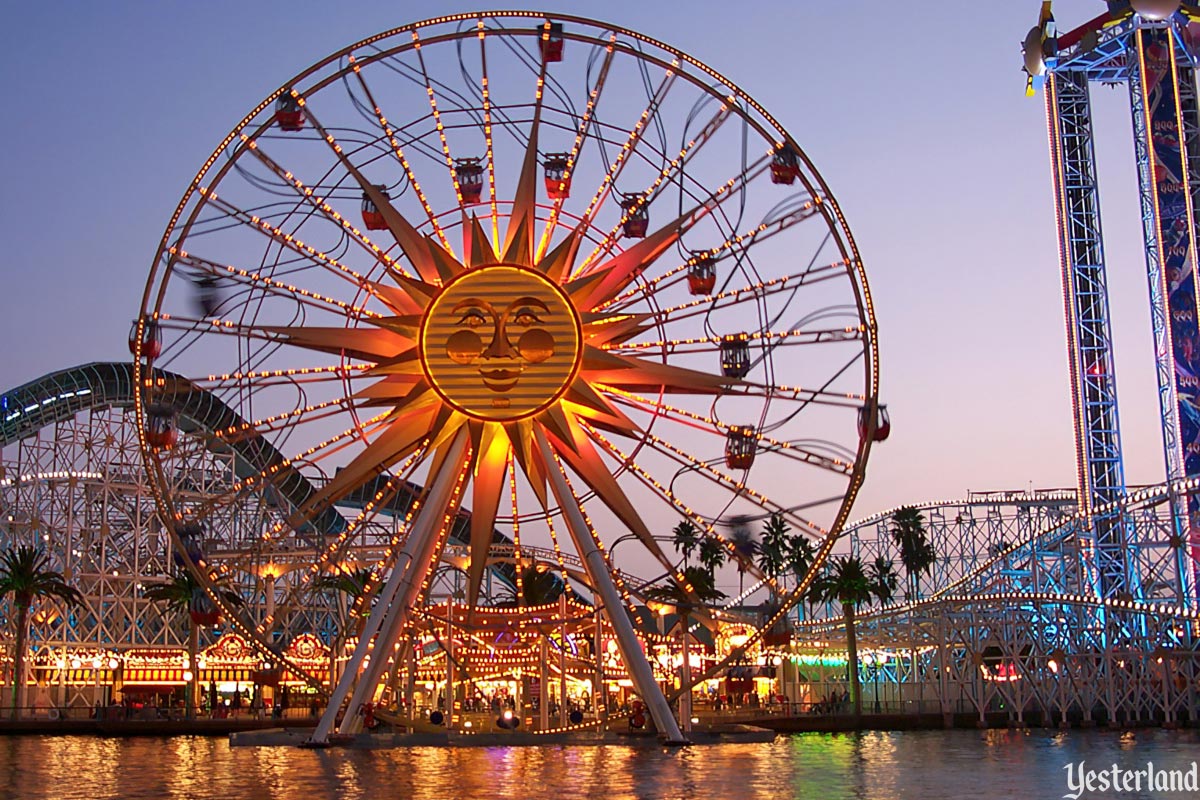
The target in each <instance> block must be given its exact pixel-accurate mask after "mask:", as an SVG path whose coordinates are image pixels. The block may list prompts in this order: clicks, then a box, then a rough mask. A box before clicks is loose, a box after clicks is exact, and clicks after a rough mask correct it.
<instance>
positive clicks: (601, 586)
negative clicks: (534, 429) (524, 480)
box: [537, 431, 687, 744]
mask: <svg viewBox="0 0 1200 800" xmlns="http://www.w3.org/2000/svg"><path fill="white" fill-rule="evenodd" d="M537 442H538V448H539V450H540V451H541V455H542V459H543V460H544V461H545V463H546V466H547V469H546V472H547V473H548V474H549V476H550V487H551V488H552V489H553V491H554V496H555V498H556V499H557V500H558V504H559V506H561V507H562V510H563V518H564V519H565V520H566V522H567V530H568V531H570V533H571V540H572V541H573V542H574V543H575V549H576V550H577V551H578V552H579V556H580V558H581V559H582V560H583V566H584V569H585V570H586V571H587V575H588V579H589V580H590V581H591V582H592V586H594V587H596V591H597V592H599V593H600V600H601V601H602V602H603V604H604V608H605V611H606V613H607V614H608V621H609V623H611V624H612V626H613V632H614V633H615V634H616V637H617V647H618V649H619V650H620V652H621V659H622V660H623V661H624V662H625V666H626V668H627V669H628V670H629V677H630V678H631V679H632V680H633V687H634V689H636V690H637V693H638V694H639V695H641V697H642V699H643V700H645V701H646V706H647V707H648V708H649V709H650V717H651V718H652V719H653V720H654V726H655V727H656V728H657V729H658V730H659V732H660V733H662V734H664V735H665V736H666V737H667V743H668V744H686V743H687V739H686V738H685V737H684V735H683V732H682V731H680V730H679V723H678V722H677V721H676V720H675V716H674V715H673V714H672V713H671V706H670V705H669V704H668V703H667V698H666V697H665V696H664V695H663V693H662V688H661V687H660V686H659V685H658V681H656V680H655V679H654V673H653V671H651V669H650V662H649V661H647V660H646V654H645V653H644V652H642V648H641V646H640V645H639V643H638V639H637V634H636V633H635V632H634V630H633V624H632V623H631V622H630V621H629V615H628V614H626V613H625V608H624V604H623V603H622V602H621V595H620V594H619V593H618V592H617V587H616V585H615V584H614V583H613V579H612V575H610V574H609V572H608V565H607V564H606V563H605V561H604V555H603V554H602V553H601V552H600V550H599V548H597V547H596V544H595V542H594V541H592V535H591V532H590V531H588V527H587V523H586V522H585V521H584V519H583V512H582V511H580V510H579V503H578V501H577V500H576V498H575V495H574V494H573V493H572V492H571V489H570V487H568V486H567V482H566V480H565V479H564V478H563V475H562V473H561V472H560V471H559V470H557V469H555V468H554V455H553V453H552V452H551V450H550V445H549V443H548V442H547V441H546V437H545V434H543V433H541V432H540V431H539V432H538V433H537Z"/></svg>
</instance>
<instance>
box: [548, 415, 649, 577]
mask: <svg viewBox="0 0 1200 800" xmlns="http://www.w3.org/2000/svg"><path fill="white" fill-rule="evenodd" d="M543 419H544V420H545V424H543V425H542V427H541V430H544V431H545V433H546V435H547V436H549V437H551V438H552V439H554V440H555V441H556V443H557V444H559V445H562V446H560V447H557V448H555V455H556V460H557V459H558V458H561V459H562V460H563V461H566V463H567V464H568V465H570V467H571V469H572V470H574V472H575V474H576V475H578V476H579V477H580V479H581V480H583V482H584V483H586V484H587V485H588V487H589V488H591V490H592V491H593V492H595V493H596V496H597V497H598V498H599V499H600V501H601V502H602V503H604V505H605V506H607V507H608V509H609V510H610V511H611V512H612V513H613V514H614V515H616V517H617V519H619V520H620V521H621V522H622V523H623V524H624V525H625V527H627V528H628V529H629V531H630V532H631V533H633V534H634V535H635V536H637V537H638V539H639V540H640V541H641V542H642V545H643V546H644V547H645V548H646V550H647V551H648V552H649V553H650V555H652V556H653V557H654V559H655V560H656V561H658V563H659V564H661V565H662V566H663V567H664V568H665V569H668V570H671V569H673V565H672V563H671V560H670V559H669V558H667V556H666V554H665V553H664V552H663V550H662V548H661V547H659V545H658V542H657V541H655V539H654V537H653V536H652V535H651V534H650V530H649V529H648V528H647V527H646V524H645V522H644V521H643V520H642V517H641V515H640V514H638V512H637V510H636V509H635V508H634V507H633V503H631V502H630V500H629V498H628V497H627V496H626V495H625V491H624V490H623V489H622V488H621V486H620V484H619V483H617V480H616V478H614V477H613V475H612V473H611V472H610V471H609V469H608V467H607V466H606V465H605V464H604V461H603V459H602V458H601V456H600V453H599V452H598V451H597V450H596V448H595V446H594V445H593V444H592V442H591V441H590V439H589V437H588V435H587V433H586V432H585V431H584V429H583V428H582V427H581V421H579V420H577V419H576V418H575V417H574V415H568V414H566V413H564V412H563V411H562V410H561V409H554V408H552V409H550V410H549V411H547V412H546V415H545V417H544V418H543ZM536 430H538V428H537V426H535V431H536ZM545 467H546V468H547V469H550V468H551V467H550V465H549V464H547V465H545ZM559 468H560V469H561V464H560V465H559ZM580 556H581V557H582V556H583V554H582V553H580Z"/></svg>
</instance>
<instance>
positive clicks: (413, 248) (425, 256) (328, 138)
mask: <svg viewBox="0 0 1200 800" xmlns="http://www.w3.org/2000/svg"><path fill="white" fill-rule="evenodd" d="M306 109H308V110H307V112H306V113H307V114H308V119H309V120H310V121H311V122H312V125H313V128H314V129H315V130H316V131H317V132H318V133H320V134H321V136H322V138H324V139H325V142H326V143H327V144H328V145H329V148H330V150H332V151H333V153H334V155H335V156H336V157H337V159H338V161H340V162H341V164H342V167H343V168H344V169H345V170H346V172H348V173H350V175H352V176H353V177H354V179H355V180H356V181H358V185H359V188H361V189H362V191H363V194H364V195H365V196H366V198H367V199H368V200H370V202H371V203H372V205H374V206H375V208H376V209H378V210H379V213H380V215H381V216H382V217H383V221H384V223H385V224H386V225H387V228H388V230H389V231H390V232H391V234H392V236H393V237H394V238H395V240H396V244H398V245H399V246H400V249H401V250H402V251H404V255H405V256H406V257H407V258H408V261H409V263H410V264H412V266H413V269H415V270H416V271H417V274H418V275H419V276H420V277H421V280H423V281H425V283H429V284H434V285H437V284H440V283H441V282H442V281H444V280H448V279H449V278H450V277H451V276H452V275H453V274H454V263H455V262H454V254H453V251H452V250H451V249H450V247H449V246H447V245H440V244H439V245H433V244H431V243H430V241H429V240H428V239H427V238H426V237H424V236H422V235H421V233H420V232H419V231H418V230H417V229H416V228H415V227H414V226H413V224H412V223H411V222H409V221H408V220H407V219H405V218H404V216H403V215H402V214H401V213H400V212H399V211H397V210H396V207H395V206H394V205H393V204H392V201H391V198H389V197H387V196H386V195H385V194H384V193H383V192H382V191H380V189H379V187H378V186H376V185H375V184H373V183H371V181H369V180H367V178H366V176H364V175H363V173H362V171H361V170H360V169H359V168H358V167H357V166H355V164H354V162H352V161H351V160H350V158H349V157H348V156H347V155H346V152H345V150H344V149H343V148H342V146H341V145H339V144H338V143H337V140H336V139H334V137H333V135H332V134H330V133H329V132H328V131H327V130H326V129H325V128H324V126H322V125H321V123H320V122H319V121H318V120H317V118H316V116H315V115H314V114H313V113H312V110H311V108H310V107H309V106H306ZM364 239H365V237H364ZM372 247H374V246H372ZM374 249H376V250H377V249H378V248H374ZM380 253H382V251H380Z"/></svg>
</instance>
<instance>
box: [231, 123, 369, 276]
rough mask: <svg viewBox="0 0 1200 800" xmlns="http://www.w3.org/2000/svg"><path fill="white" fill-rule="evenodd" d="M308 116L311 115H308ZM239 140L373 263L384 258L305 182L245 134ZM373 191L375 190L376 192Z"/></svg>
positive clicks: (339, 150) (342, 156)
mask: <svg viewBox="0 0 1200 800" xmlns="http://www.w3.org/2000/svg"><path fill="white" fill-rule="evenodd" d="M309 114H310V115H311V111H310V112H309ZM313 124H314V127H315V126H316V124H317V123H316V120H315V119H314V120H313ZM242 139H243V140H244V141H245V142H246V143H247V149H248V150H249V151H250V152H251V153H253V154H254V156H255V157H256V158H257V159H258V160H259V161H260V162H262V163H263V165H264V166H266V167H267V169H269V170H270V171H271V172H272V173H274V174H275V176H276V177H277V178H278V179H279V180H280V181H282V182H283V183H286V184H287V185H288V186H289V187H290V188H291V189H292V190H293V191H294V192H295V193H296V197H297V199H298V200H300V201H301V202H303V203H305V204H307V205H308V206H309V207H310V208H312V209H313V210H314V211H317V212H319V213H320V214H321V216H322V217H324V218H325V219H326V220H328V221H329V222H330V223H332V224H333V225H335V226H336V227H338V228H339V229H340V230H341V232H342V234H343V235H345V236H347V237H348V238H349V239H350V241H352V242H354V243H355V244H356V245H358V247H359V248H361V249H362V250H364V251H365V252H366V253H367V254H368V255H369V257H370V258H371V259H372V260H377V259H380V258H381V256H383V255H384V251H383V250H381V249H380V247H379V245H377V244H375V243H374V242H372V241H371V239H370V238H369V237H368V236H367V235H366V234H365V233H364V232H363V231H361V230H359V229H358V227H357V226H356V225H354V224H353V223H352V222H350V220H349V219H347V218H346V217H344V216H343V215H342V214H341V212H339V211H337V210H336V209H335V208H333V206H331V205H330V204H329V201H328V198H327V197H324V196H322V195H319V194H317V193H316V190H315V189H314V188H313V187H311V186H308V185H306V184H305V183H304V181H302V180H300V178H299V177H297V176H296V175H294V174H293V173H292V172H291V171H290V170H286V169H284V168H283V167H281V166H280V165H279V164H278V163H276V161H275V160H274V159H272V158H271V157H270V156H269V155H267V154H266V152H264V150H263V148H262V147H261V146H259V144H258V142H257V141H256V140H253V139H250V138H249V137H247V136H245V134H243V135H242ZM326 140H327V141H328V143H329V144H330V145H331V146H332V147H333V148H335V152H336V153H337V155H338V157H339V158H340V159H342V160H343V163H345V164H349V163H350V159H349V157H347V156H346V154H345V153H344V152H343V151H342V148H341V146H340V145H338V144H336V143H335V142H333V141H332V137H329V136H327V137H326ZM354 177H356V178H360V177H361V176H360V174H359V173H358V172H357V170H356V171H355V172H354ZM376 191H378V190H377V189H376Z"/></svg>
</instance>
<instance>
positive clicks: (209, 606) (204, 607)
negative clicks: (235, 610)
mask: <svg viewBox="0 0 1200 800" xmlns="http://www.w3.org/2000/svg"><path fill="white" fill-rule="evenodd" d="M188 616H190V617H191V618H192V624H193V625H219V624H220V623H221V612H220V611H219V610H218V609H217V607H216V605H215V604H214V603H213V601H212V600H211V599H210V598H209V596H208V595H207V594H205V593H204V590H203V589H201V588H200V587H196V588H195V589H193V590H192V599H191V600H190V601H189V602H188Z"/></svg>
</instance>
